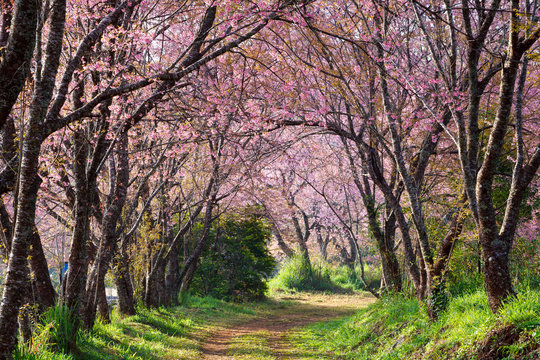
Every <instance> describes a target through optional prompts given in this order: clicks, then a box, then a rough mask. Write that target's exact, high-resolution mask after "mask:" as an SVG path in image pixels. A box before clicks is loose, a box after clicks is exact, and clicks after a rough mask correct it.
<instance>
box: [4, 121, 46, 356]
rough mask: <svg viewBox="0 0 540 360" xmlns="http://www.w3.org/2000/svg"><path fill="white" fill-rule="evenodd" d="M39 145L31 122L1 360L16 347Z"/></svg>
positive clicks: (8, 282) (10, 266)
mask: <svg viewBox="0 0 540 360" xmlns="http://www.w3.org/2000/svg"><path fill="white" fill-rule="evenodd" d="M41 143H42V135H41V133H40V129H39V127H38V126H37V124H35V123H30V127H29V129H28V132H27V134H26V136H25V141H24V147H23V153H22V162H21V167H20V169H21V174H20V182H19V194H18V198H17V200H18V201H17V217H16V220H15V228H14V236H13V241H12V243H11V252H10V256H9V264H8V270H7V275H6V280H5V286H4V292H3V295H2V304H1V305H0V360H4V359H11V357H12V353H13V350H14V349H15V346H16V344H17V335H16V333H17V327H18V326H17V324H18V322H17V317H18V314H19V308H20V306H21V305H22V301H23V298H24V294H23V292H22V291H20V290H21V289H23V288H24V284H25V282H26V280H25V279H26V277H27V274H28V266H27V264H28V260H27V256H28V251H29V248H30V243H31V241H32V236H33V233H34V221H35V215H36V200H37V192H38V189H39V186H40V183H41V179H40V178H39V176H38V166H39V153H40V150H41Z"/></svg>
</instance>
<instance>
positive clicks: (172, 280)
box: [165, 246, 180, 305]
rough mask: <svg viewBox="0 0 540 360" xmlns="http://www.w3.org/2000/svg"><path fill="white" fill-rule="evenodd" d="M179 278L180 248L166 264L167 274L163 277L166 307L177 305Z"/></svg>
mask: <svg viewBox="0 0 540 360" xmlns="http://www.w3.org/2000/svg"><path fill="white" fill-rule="evenodd" d="M179 276H180V247H179V246H178V247H177V249H176V250H175V251H174V252H173V254H172V255H171V256H170V258H169V261H168V263H167V274H166V275H165V289H166V293H167V301H166V303H167V304H168V305H177V304H178V292H179V291H180V289H179V288H178V286H177V285H176V284H178V277H179Z"/></svg>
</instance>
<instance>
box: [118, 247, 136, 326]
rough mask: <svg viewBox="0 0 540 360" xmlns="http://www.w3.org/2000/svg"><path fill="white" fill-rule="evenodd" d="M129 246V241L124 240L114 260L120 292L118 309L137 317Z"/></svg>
mask: <svg viewBox="0 0 540 360" xmlns="http://www.w3.org/2000/svg"><path fill="white" fill-rule="evenodd" d="M127 245H128V239H126V238H124V239H123V241H122V244H121V246H120V251H119V254H117V255H116V257H115V258H114V280H115V283H116V291H117V292H118V309H119V310H120V313H122V314H125V315H135V301H134V299H133V284H132V283H131V274H130V270H129V265H130V263H129V256H128V253H127Z"/></svg>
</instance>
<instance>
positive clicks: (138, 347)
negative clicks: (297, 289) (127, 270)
mask: <svg viewBox="0 0 540 360" xmlns="http://www.w3.org/2000/svg"><path fill="white" fill-rule="evenodd" d="M278 306H283V305H282V304H279V303H276V302H272V301H266V302H260V303H251V304H234V303H227V302H224V301H220V300H216V299H213V298H196V297H187V298H186V299H184V304H183V305H182V306H178V307H174V308H168V309H165V308H160V309H155V310H146V309H139V311H138V313H137V315H134V316H129V317H124V318H121V317H120V316H119V315H118V314H113V318H112V322H111V323H110V324H104V323H102V322H100V321H98V322H97V323H96V324H95V326H94V328H93V329H92V331H90V332H86V331H80V333H79V336H78V342H77V345H78V347H79V350H80V354H78V355H77V356H73V355H66V354H63V353H62V352H59V351H58V350H57V349H56V348H55V347H54V346H47V345H46V344H41V345H40V346H38V345H36V346H26V345H20V346H19V347H18V349H17V351H16V353H15V355H14V358H15V360H19V359H27V360H32V359H36V360H74V359H85V360H98V359H99V360H109V359H110V360H113V359H114V360H120V359H125V360H143V359H145V360H158V359H175V360H182V359H186V360H187V359H197V358H200V349H199V346H200V343H201V340H204V338H205V337H206V336H208V335H209V334H210V333H211V332H212V331H215V330H216V329H219V328H220V327H221V326H223V325H224V324H233V323H234V322H242V321H246V320H247V319H251V318H253V317H255V316H261V315H263V314H265V313H266V312H268V311H271V309H274V308H276V307H278ZM36 344H37V343H36Z"/></svg>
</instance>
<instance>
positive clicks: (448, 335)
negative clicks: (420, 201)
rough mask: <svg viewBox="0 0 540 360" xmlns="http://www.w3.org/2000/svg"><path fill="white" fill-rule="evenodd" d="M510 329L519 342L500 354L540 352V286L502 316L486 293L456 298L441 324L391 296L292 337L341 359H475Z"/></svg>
mask: <svg viewBox="0 0 540 360" xmlns="http://www.w3.org/2000/svg"><path fill="white" fill-rule="evenodd" d="M508 329H514V330H511V331H517V332H520V335H519V340H518V341H515V343H514V344H511V345H508V344H504V343H500V344H499V345H497V346H499V347H500V348H497V349H494V351H495V350H496V351H498V353H497V354H498V355H497V357H496V358H500V359H503V358H505V359H516V358H518V357H522V358H523V359H527V358H530V359H533V358H535V356H538V355H540V353H539V351H540V350H538V349H539V347H540V292H539V291H538V290H536V291H535V290H525V291H523V292H522V293H520V294H519V295H518V296H517V298H516V299H514V300H513V301H511V302H509V303H507V304H506V305H505V307H504V308H503V309H502V310H501V312H500V313H499V314H498V315H494V314H493V313H491V311H490V310H489V306H488V303H487V298H486V294H485V293H484V292H483V291H477V292H474V293H469V294H465V295H463V296H460V297H455V298H453V299H451V301H450V304H449V308H448V310H447V311H446V312H445V313H444V314H443V315H442V316H441V317H440V318H439V319H438V320H437V321H436V322H430V321H429V319H428V317H427V315H426V312H425V311H424V310H423V309H422V308H421V307H420V306H419V304H418V302H417V301H416V300H414V299H409V298H405V297H402V296H389V297H386V298H384V299H383V300H382V301H378V302H376V303H374V304H373V305H371V306H369V307H368V308H367V309H365V310H361V311H360V312H358V313H357V314H356V315H354V316H352V317H348V318H344V319H341V320H336V321H330V322H323V323H317V324H314V325H311V326H308V327H307V328H305V329H301V330H298V331H296V332H294V333H292V334H291V335H290V337H289V339H290V340H291V342H293V343H294V344H295V346H296V347H297V348H300V349H315V350H318V351H319V352H331V353H334V354H336V356H338V358H340V359H385V360H386V359H405V358H423V359H475V358H477V357H478V354H479V352H480V351H481V350H482V348H484V349H486V348H487V347H489V346H487V347H486V344H493V343H494V341H495V342H496V341H497V337H499V338H502V337H503V336H504V335H505V333H504V332H508V331H510V330H508ZM516 329H517V330H516ZM534 349H536V350H534ZM535 351H536V352H535Z"/></svg>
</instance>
